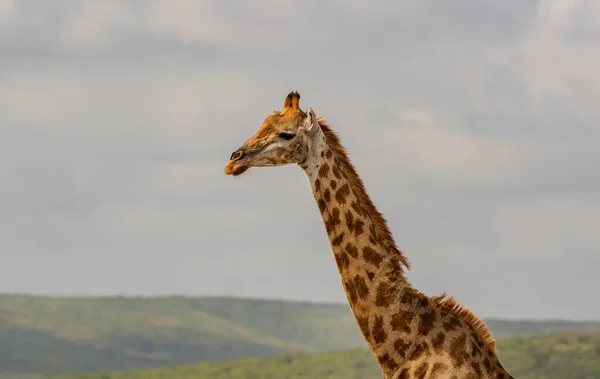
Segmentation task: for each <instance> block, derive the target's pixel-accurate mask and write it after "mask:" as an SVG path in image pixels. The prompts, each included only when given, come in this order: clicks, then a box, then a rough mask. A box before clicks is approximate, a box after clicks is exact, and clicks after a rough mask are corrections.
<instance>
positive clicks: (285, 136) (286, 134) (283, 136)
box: [279, 132, 296, 141]
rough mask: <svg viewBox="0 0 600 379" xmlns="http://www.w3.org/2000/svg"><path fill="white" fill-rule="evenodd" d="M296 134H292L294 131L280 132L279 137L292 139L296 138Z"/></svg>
mask: <svg viewBox="0 0 600 379" xmlns="http://www.w3.org/2000/svg"><path fill="white" fill-rule="evenodd" d="M295 136H296V135H295V134H292V133H285V132H284V133H279V138H281V139H284V140H288V141H289V140H291V139H292V138H294V137H295Z"/></svg>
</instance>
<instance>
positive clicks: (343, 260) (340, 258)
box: [334, 251, 350, 269]
mask: <svg viewBox="0 0 600 379" xmlns="http://www.w3.org/2000/svg"><path fill="white" fill-rule="evenodd" d="M334 256H335V263H337V265H338V267H339V268H341V269H347V268H348V267H350V258H348V254H346V253H345V252H344V251H341V252H339V253H336V254H334Z"/></svg>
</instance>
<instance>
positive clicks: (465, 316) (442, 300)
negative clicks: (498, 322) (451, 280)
mask: <svg viewBox="0 0 600 379" xmlns="http://www.w3.org/2000/svg"><path fill="white" fill-rule="evenodd" d="M432 300H433V301H434V302H435V303H437V304H438V305H439V306H441V307H442V308H445V309H447V310H448V311H450V312H452V313H453V314H455V315H456V316H458V317H459V318H460V319H462V320H463V321H465V322H466V323H467V324H468V325H469V326H470V327H471V328H473V330H475V333H477V334H478V335H479V336H480V337H481V338H482V339H483V341H484V343H485V344H486V346H487V347H488V349H490V351H492V352H493V353H496V340H495V339H494V337H493V336H492V332H491V331H490V329H489V328H488V327H487V325H486V324H485V322H484V321H483V320H482V319H481V318H479V317H478V316H477V315H475V313H473V311H471V310H470V309H469V308H467V307H465V306H464V305H461V304H459V302H458V301H457V300H456V299H455V298H453V297H446V293H445V292H444V293H443V294H441V295H438V296H433V297H432Z"/></svg>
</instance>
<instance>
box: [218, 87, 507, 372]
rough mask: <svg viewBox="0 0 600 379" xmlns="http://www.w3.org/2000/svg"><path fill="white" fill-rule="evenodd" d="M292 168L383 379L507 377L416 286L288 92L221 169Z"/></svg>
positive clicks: (326, 137) (472, 322)
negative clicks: (308, 195)
mask: <svg viewBox="0 0 600 379" xmlns="http://www.w3.org/2000/svg"><path fill="white" fill-rule="evenodd" d="M287 164H298V165H299V166H300V167H301V168H302V169H303V170H304V172H305V173H306V175H307V176H308V179H309V181H310V184H311V187H312V191H313V195H314V198H315V201H316V203H317V208H318V210H319V212H320V213H321V216H322V219H323V224H324V226H325V231H326V233H327V235H328V238H329V242H330V245H331V249H332V252H333V255H334V257H335V261H336V264H337V267H338V272H339V275H340V279H341V281H342V284H343V287H344V290H345V292H346V296H347V298H348V302H349V304H350V308H351V310H352V313H353V314H354V317H355V319H356V323H357V324H358V327H359V329H360V331H361V333H362V334H363V336H364V338H365V341H366V342H367V344H368V346H369V348H370V349H371V351H372V352H373V354H374V356H375V358H376V359H377V362H378V363H379V365H380V367H381V370H382V374H383V376H384V378H385V379H412V378H415V379H416V378H420V379H434V378H435V379H478V378H485V379H513V377H512V376H511V375H509V374H508V372H507V371H506V370H505V369H504V368H503V367H502V364H501V363H500V361H499V359H498V356H497V354H496V349H495V341H494V339H493V337H492V335H491V333H490V331H489V330H488V328H487V327H486V325H485V324H484V322H483V321H482V320H481V319H480V318H478V317H477V316H476V315H475V314H474V313H472V312H471V311H470V310H469V309H467V308H465V307H463V306H461V305H460V304H459V303H458V302H456V300H454V299H453V298H446V297H445V294H443V295H440V296H433V297H429V296H427V295H425V294H424V293H422V292H420V291H419V290H417V289H416V288H414V287H413V286H412V285H411V284H410V283H409V282H408V280H407V279H406V277H405V275H404V270H405V269H408V268H409V267H410V266H409V263H408V260H407V259H406V257H405V256H404V254H403V253H402V252H401V251H400V250H399V249H398V247H397V246H396V243H395V242H394V239H393V237H392V233H391V232H390V230H389V229H388V226H387V222H386V220H385V219H384V217H383V215H382V214H381V213H379V211H378V210H377V208H376V207H375V205H374V204H373V202H372V201H371V199H370V197H369V195H368V194H367V192H366V190H365V187H364V185H363V182H362V180H361V179H360V177H359V176H358V173H357V172H356V170H355V168H354V166H353V165H352V163H351V162H350V159H349V156H348V154H347V152H346V150H345V149H344V147H343V146H342V145H341V143H340V139H339V137H338V135H337V134H336V133H335V132H334V131H333V129H332V128H331V127H330V126H329V125H328V124H327V122H326V121H325V120H323V119H322V118H321V117H317V116H316V114H315V112H314V111H313V110H312V108H309V109H307V111H306V112H304V111H302V109H300V95H299V94H298V92H295V91H294V92H290V93H289V94H288V95H287V97H286V98H285V100H284V104H283V109H282V110H281V111H274V112H273V113H272V114H271V115H269V116H268V117H267V118H266V119H265V120H264V122H263V123H262V125H261V126H260V127H259V129H258V131H257V132H256V133H255V134H254V135H252V136H251V137H250V138H249V139H247V140H246V141H245V142H244V143H243V145H242V146H241V147H240V148H239V149H238V150H236V151H235V152H233V154H231V157H230V159H229V162H228V163H227V166H226V167H225V173H226V174H228V175H233V176H238V175H241V174H243V173H244V172H246V171H247V170H248V169H250V168H252V167H272V166H282V165H287Z"/></svg>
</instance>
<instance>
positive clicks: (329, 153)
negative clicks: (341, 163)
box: [325, 149, 333, 159]
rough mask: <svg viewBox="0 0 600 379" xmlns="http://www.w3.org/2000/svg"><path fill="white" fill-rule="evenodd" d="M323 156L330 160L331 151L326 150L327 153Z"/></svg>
mask: <svg viewBox="0 0 600 379" xmlns="http://www.w3.org/2000/svg"><path fill="white" fill-rule="evenodd" d="M325 156H326V157H327V158H329V159H331V157H332V156H333V151H331V149H329V150H327V153H326V154H325Z"/></svg>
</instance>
